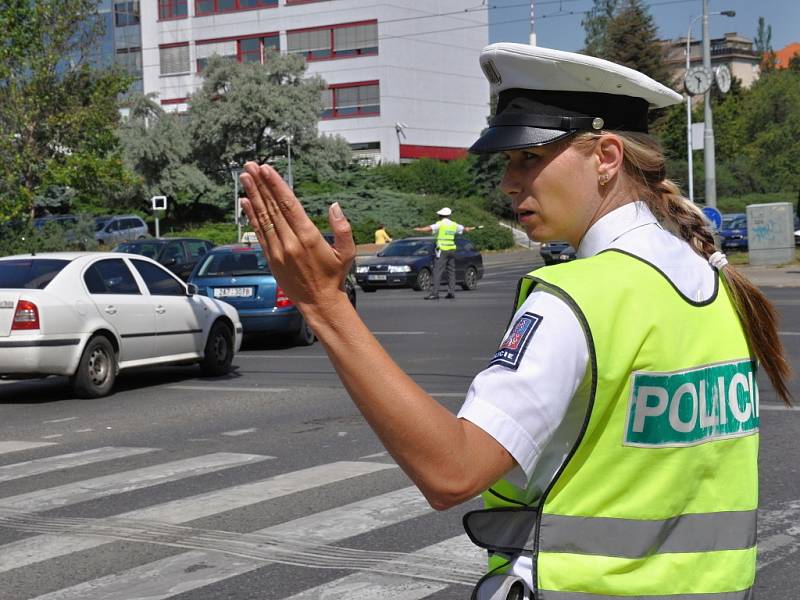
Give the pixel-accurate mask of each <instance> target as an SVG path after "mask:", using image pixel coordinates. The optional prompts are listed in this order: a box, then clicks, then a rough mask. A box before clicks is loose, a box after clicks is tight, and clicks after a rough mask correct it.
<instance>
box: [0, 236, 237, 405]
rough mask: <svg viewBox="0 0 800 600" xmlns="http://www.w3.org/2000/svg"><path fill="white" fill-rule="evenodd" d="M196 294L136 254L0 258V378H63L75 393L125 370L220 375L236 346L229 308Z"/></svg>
mask: <svg viewBox="0 0 800 600" xmlns="http://www.w3.org/2000/svg"><path fill="white" fill-rule="evenodd" d="M196 291H197V290H196V288H195V287H194V286H193V285H188V286H187V285H186V284H185V283H184V282H182V281H181V280H180V279H178V278H177V277H175V276H174V275H173V274H172V273H170V272H169V271H168V270H166V269H164V268H163V267H162V266H161V265H159V264H158V263H157V262H155V261H153V260H150V259H149V258H145V257H144V256H139V255H136V254H122V253H111V252H55V253H47V254H36V255H18V256H7V257H3V258H0V376H5V377H7V378H12V379H13V378H25V377H33V376H44V375H67V376H69V377H70V378H71V383H72V386H73V389H74V391H75V393H76V395H78V396H79V397H83V398H97V397H100V396H104V395H106V394H108V393H109V392H110V391H111V389H112V388H113V386H114V380H115V379H116V376H117V373H118V372H119V371H120V370H122V369H128V368H132V367H142V366H147V365H162V364H165V363H186V364H189V363H199V364H200V368H201V370H202V373H203V374H204V375H207V376H217V375H223V374H225V373H227V372H228V371H229V370H230V366H231V361H232V360H233V356H234V354H235V353H236V352H238V351H239V347H240V346H241V343H242V325H241V323H240V322H239V314H238V313H237V312H236V309H235V308H234V307H232V306H231V305H230V304H227V303H225V302H222V301H220V300H215V299H213V298H208V297H206V296H202V295H199V294H197V293H196Z"/></svg>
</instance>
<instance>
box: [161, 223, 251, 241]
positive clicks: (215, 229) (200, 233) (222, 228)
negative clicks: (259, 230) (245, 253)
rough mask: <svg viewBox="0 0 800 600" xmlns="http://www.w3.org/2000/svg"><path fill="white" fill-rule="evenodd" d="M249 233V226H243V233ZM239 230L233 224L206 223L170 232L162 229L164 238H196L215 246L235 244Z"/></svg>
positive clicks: (172, 229)
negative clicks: (208, 241) (212, 243)
mask: <svg viewBox="0 0 800 600" xmlns="http://www.w3.org/2000/svg"><path fill="white" fill-rule="evenodd" d="M245 231H248V229H247V225H243V226H242V232H245ZM236 235H237V229H236V225H235V224H233V223H204V224H203V225H199V226H197V227H193V228H190V229H179V228H177V227H173V228H170V229H169V231H166V232H165V231H164V230H163V229H162V236H163V237H184V236H185V237H196V238H201V239H204V240H210V241H212V242H214V244H215V245H217V246H220V245H222V244H233V243H234V242H236V241H237V239H236Z"/></svg>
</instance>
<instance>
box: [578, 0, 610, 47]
mask: <svg viewBox="0 0 800 600" xmlns="http://www.w3.org/2000/svg"><path fill="white" fill-rule="evenodd" d="M617 4H619V0H594V6H592V8H591V10H590V11H589V13H588V14H587V15H586V17H585V18H584V19H583V20H582V21H581V25H583V29H584V31H585V32H586V37H585V40H584V44H585V45H584V48H583V50H581V52H583V53H584V54H588V55H590V56H597V57H601V58H604V57H605V56H606V30H607V28H608V24H609V23H610V22H611V20H612V19H613V18H614V15H615V13H616V10H617Z"/></svg>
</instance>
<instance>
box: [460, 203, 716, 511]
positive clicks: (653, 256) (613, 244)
mask: <svg viewBox="0 0 800 600" xmlns="http://www.w3.org/2000/svg"><path fill="white" fill-rule="evenodd" d="M609 248H617V249H620V250H624V251H626V252H629V253H630V254H633V255H636V256H638V257H640V258H642V259H644V260H646V261H647V262H649V263H651V264H653V265H654V266H656V267H657V268H658V269H660V270H661V271H662V272H663V273H664V274H665V275H666V276H667V277H668V278H669V279H670V280H671V281H672V282H673V283H674V285H675V286H676V287H677V288H678V289H679V290H680V291H681V292H682V293H683V294H684V295H685V296H687V297H689V298H692V299H693V300H706V299H708V298H710V297H711V295H712V294H713V293H714V289H715V277H714V270H713V269H712V268H711V267H710V265H709V264H708V262H707V261H706V260H704V259H703V258H701V257H700V256H699V255H697V254H696V253H695V252H694V251H693V250H692V249H691V248H690V247H689V244H687V243H686V242H685V241H683V240H681V239H679V238H678V237H676V236H674V235H673V234H671V233H670V232H668V231H666V230H665V229H663V228H662V227H661V226H660V225H659V224H658V221H657V220H656V218H655V217H654V216H653V214H652V212H650V209H649V208H648V207H647V205H646V204H645V203H644V202H633V203H629V204H626V205H624V206H622V207H620V208H618V209H616V210H614V211H612V212H610V213H608V214H607V215H605V216H604V217H602V218H601V219H600V220H598V221H597V222H596V223H595V224H594V225H592V227H591V228H590V229H589V230H588V231H587V232H586V235H585V236H584V238H583V240H582V241H581V243H580V246H579V247H578V250H577V256H578V258H579V259H580V258H585V257H588V256H594V255H595V254H597V253H599V252H601V251H603V250H606V249H609ZM524 313H533V314H535V315H539V316H541V317H542V319H541V322H540V323H539V325H538V328H537V329H536V330H535V332H534V333H533V335H532V336H531V338H530V340H529V343H528V345H527V348H526V349H525V350H524V354H522V355H521V357H520V358H519V363H518V366H517V369H516V370H512V369H509V368H506V367H505V366H502V365H492V366H489V367H488V368H487V369H485V370H484V371H482V372H481V373H479V374H478V375H477V377H475V379H474V380H473V382H472V385H471V386H470V389H469V392H468V393H467V397H466V400H465V402H464V405H463V406H462V407H461V410H460V411H459V413H458V416H459V417H461V418H463V419H467V420H469V421H471V422H473V423H475V424H476V425H478V426H479V427H480V428H482V429H483V430H484V431H486V432H487V433H489V434H490V435H491V436H492V437H494V438H495V439H496V440H497V441H498V442H500V444H501V445H502V446H503V447H504V448H506V450H508V451H509V453H510V454H511V455H512V456H513V457H514V459H515V460H516V462H517V464H518V465H519V467H521V471H520V469H515V470H514V471H512V472H511V473H510V474H509V475H508V476H507V478H508V479H509V480H510V481H512V482H513V483H515V484H516V485H519V486H521V487H525V485H526V482H527V484H528V486H529V492H530V495H531V499H533V498H535V497H536V495H537V491H538V492H540V491H541V490H542V489H544V487H545V486H546V485H547V483H548V482H549V481H550V479H551V477H552V475H553V473H554V472H555V470H557V469H558V467H559V466H560V465H561V462H562V461H563V459H564V457H565V456H566V454H567V452H569V450H570V447H571V445H572V442H573V441H574V439H575V431H576V428H578V429H579V428H580V426H581V424H582V423H583V418H584V415H583V414H575V415H572V414H570V413H569V407H570V404H571V400H572V398H573V396H575V395H576V394H577V393H588V391H589V389H588V388H589V386H588V383H590V382H589V381H588V376H589V373H588V367H589V348H588V345H587V341H586V337H585V335H584V332H583V329H582V327H581V325H580V323H579V322H578V319H577V317H576V316H575V313H574V312H573V311H572V309H571V308H570V307H569V306H568V305H567V304H566V303H565V302H564V301H563V300H561V299H560V298H558V297H556V296H554V295H553V294H551V293H547V292H536V291H534V292H533V293H532V294H531V295H530V296H529V297H528V299H527V300H526V301H525V302H524V304H523V305H522V306H521V307H520V309H519V310H518V311H517V312H516V314H515V315H514V319H513V320H512V321H511V327H513V325H514V324H515V323H516V322H517V319H518V318H519V317H520V316H521V315H523V314H524ZM509 330H510V329H509ZM508 333H509V332H508V331H507V332H506V336H507V335H508ZM503 339H505V336H504V338H503ZM582 384H583V385H582ZM540 463H541V464H540ZM544 463H546V464H544Z"/></svg>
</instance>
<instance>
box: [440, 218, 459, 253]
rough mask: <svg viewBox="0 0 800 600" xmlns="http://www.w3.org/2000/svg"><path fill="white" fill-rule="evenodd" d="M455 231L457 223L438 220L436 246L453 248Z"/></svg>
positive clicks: (444, 248)
mask: <svg viewBox="0 0 800 600" xmlns="http://www.w3.org/2000/svg"><path fill="white" fill-rule="evenodd" d="M456 232H458V224H457V223H453V222H452V221H450V222H448V223H445V222H444V221H439V229H438V230H437V231H436V247H437V248H439V249H440V250H455V249H456Z"/></svg>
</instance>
